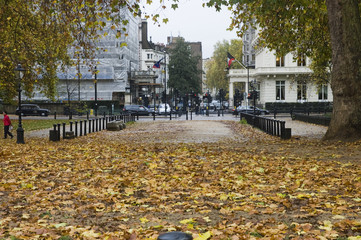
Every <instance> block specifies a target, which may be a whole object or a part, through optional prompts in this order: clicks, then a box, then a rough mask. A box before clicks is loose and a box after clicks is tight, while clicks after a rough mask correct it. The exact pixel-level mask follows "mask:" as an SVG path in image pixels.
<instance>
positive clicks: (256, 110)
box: [233, 106, 269, 115]
mask: <svg viewBox="0 0 361 240" xmlns="http://www.w3.org/2000/svg"><path fill="white" fill-rule="evenodd" d="M239 113H248V114H253V113H255V114H256V115H267V114H269V111H268V110H265V109H261V108H258V107H256V108H254V107H253V106H238V107H237V108H236V109H233V115H237V114H239Z"/></svg>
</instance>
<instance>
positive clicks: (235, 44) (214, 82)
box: [206, 39, 243, 89]
mask: <svg viewBox="0 0 361 240" xmlns="http://www.w3.org/2000/svg"><path fill="white" fill-rule="evenodd" d="M242 46H243V44H242V41H241V40H240V39H233V40H231V41H230V42H229V41H227V40H223V42H217V43H216V45H215V46H214V52H213V56H212V58H211V59H210V60H209V62H207V64H206V69H207V72H206V76H207V81H206V84H207V86H208V87H209V88H215V89H221V88H223V89H228V85H229V80H228V78H227V74H228V71H226V68H228V64H227V52H229V53H230V54H231V55H232V56H233V57H235V59H237V60H238V59H242ZM231 68H241V66H240V65H239V64H238V63H237V62H233V64H232V65H231Z"/></svg>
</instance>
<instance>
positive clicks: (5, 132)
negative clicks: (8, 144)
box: [3, 111, 14, 139]
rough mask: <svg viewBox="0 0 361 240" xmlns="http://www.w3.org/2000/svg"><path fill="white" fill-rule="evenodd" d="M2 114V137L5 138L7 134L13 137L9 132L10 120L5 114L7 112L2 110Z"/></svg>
mask: <svg viewBox="0 0 361 240" xmlns="http://www.w3.org/2000/svg"><path fill="white" fill-rule="evenodd" d="M3 114H4V119H3V121H4V139H5V138H7V136H8V135H9V136H10V137H11V138H13V137H14V136H13V135H12V134H11V132H10V126H11V120H10V118H9V116H8V114H7V112H5V111H3Z"/></svg>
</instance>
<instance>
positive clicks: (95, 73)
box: [94, 66, 98, 117]
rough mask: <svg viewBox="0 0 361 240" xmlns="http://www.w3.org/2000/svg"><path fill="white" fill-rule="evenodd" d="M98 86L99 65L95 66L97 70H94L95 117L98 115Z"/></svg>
mask: <svg viewBox="0 0 361 240" xmlns="http://www.w3.org/2000/svg"><path fill="white" fill-rule="evenodd" d="M97 88H98V86H97V66H95V72H94V91H95V92H94V100H95V103H94V105H95V106H94V108H95V117H97V116H98V89H97Z"/></svg>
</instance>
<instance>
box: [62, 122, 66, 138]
mask: <svg viewBox="0 0 361 240" xmlns="http://www.w3.org/2000/svg"><path fill="white" fill-rule="evenodd" d="M65 126H66V123H63V139H65Z"/></svg>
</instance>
